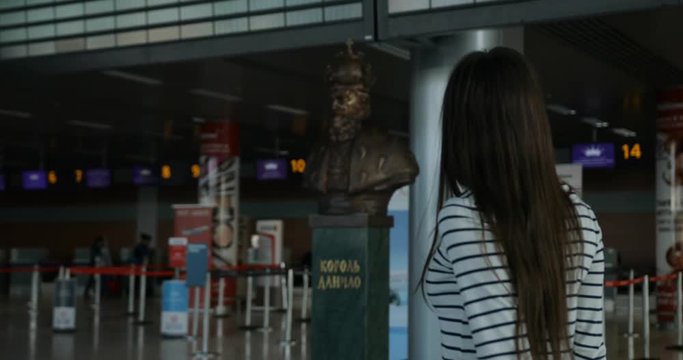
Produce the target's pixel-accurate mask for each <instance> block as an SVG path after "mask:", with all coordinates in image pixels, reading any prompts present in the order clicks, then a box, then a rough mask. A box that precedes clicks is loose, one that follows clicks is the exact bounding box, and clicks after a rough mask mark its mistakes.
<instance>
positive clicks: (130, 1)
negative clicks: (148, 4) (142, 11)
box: [116, 0, 145, 10]
mask: <svg viewBox="0 0 683 360" xmlns="http://www.w3.org/2000/svg"><path fill="white" fill-rule="evenodd" d="M141 7H145V1H144V0H116V10H128V9H135V8H141Z"/></svg>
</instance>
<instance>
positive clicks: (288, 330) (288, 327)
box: [280, 269, 296, 347]
mask: <svg viewBox="0 0 683 360" xmlns="http://www.w3.org/2000/svg"><path fill="white" fill-rule="evenodd" d="M293 300H294V269H289V270H287V304H288V305H289V306H287V316H286V320H285V338H284V339H283V340H282V341H281V343H280V344H281V345H282V346H287V347H289V346H292V345H294V344H296V341H294V340H292V312H293V310H294V306H292V305H293Z"/></svg>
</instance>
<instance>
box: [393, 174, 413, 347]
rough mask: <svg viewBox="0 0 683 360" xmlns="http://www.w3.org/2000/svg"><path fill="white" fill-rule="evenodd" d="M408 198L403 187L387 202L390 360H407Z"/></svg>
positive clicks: (406, 191) (406, 188) (407, 190)
mask: <svg viewBox="0 0 683 360" xmlns="http://www.w3.org/2000/svg"><path fill="white" fill-rule="evenodd" d="M408 199H409V187H408V186H406V187H403V188H401V189H399V190H398V191H396V192H395V193H394V195H393V196H392V197H391V200H390V201H389V215H390V216H393V217H394V227H393V228H391V230H390V232H389V289H390V291H391V296H390V303H389V360H404V359H407V358H408V236H409V229H408V222H409V219H408Z"/></svg>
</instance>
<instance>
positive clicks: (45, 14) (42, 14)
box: [28, 7, 55, 22]
mask: <svg viewBox="0 0 683 360" xmlns="http://www.w3.org/2000/svg"><path fill="white" fill-rule="evenodd" d="M54 18H55V9H54V8H53V7H45V8H38V9H34V10H29V11H28V22H35V21H46V20H53V19H54Z"/></svg>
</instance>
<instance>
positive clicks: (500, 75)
mask: <svg viewBox="0 0 683 360" xmlns="http://www.w3.org/2000/svg"><path fill="white" fill-rule="evenodd" d="M442 130H443V141H442V158H441V172H442V177H441V182H442V184H441V185H442V186H441V187H440V188H441V191H440V196H439V198H440V202H441V203H440V204H439V208H440V211H439V216H438V224H437V231H436V236H435V239H434V244H433V246H432V252H431V256H430V258H429V259H428V261H427V263H426V264H425V269H424V273H423V290H424V291H425V293H426V296H427V298H428V301H429V303H430V304H431V306H432V307H433V309H434V311H435V313H436V314H437V316H438V318H439V320H440V324H441V335H442V353H443V359H458V360H460V359H516V358H522V359H534V360H537V359H542V360H546V359H573V358H576V359H603V358H605V356H606V350H605V343H604V332H603V330H604V324H603V310H602V304H603V273H604V253H603V244H602V233H601V230H600V227H599V226H598V223H597V220H596V217H595V214H594V213H593V211H592V210H591V208H590V207H589V206H588V205H586V204H585V203H584V202H583V201H581V199H579V197H578V196H577V195H576V194H574V193H573V192H572V190H571V189H570V188H569V186H567V185H564V184H561V183H560V180H559V179H558V177H557V174H556V172H555V158H554V150H553V145H552V140H551V132H550V125H549V123H548V119H547V114H546V111H545V105H544V101H543V92H542V90H541V87H540V85H539V82H538V79H537V76H536V74H535V72H534V71H533V69H532V68H531V66H530V65H529V64H528V63H527V61H526V60H525V59H524V57H523V56H522V55H521V54H519V53H518V52H516V51H514V50H511V49H506V48H495V49H493V50H490V51H488V52H474V53H471V54H469V55H468V56H466V57H465V58H464V59H463V60H462V61H460V63H459V64H458V65H457V67H456V68H455V70H454V71H453V73H452V75H451V77H450V80H449V83H448V87H447V89H446V94H445V98H444V104H443V129H442Z"/></svg>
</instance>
